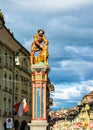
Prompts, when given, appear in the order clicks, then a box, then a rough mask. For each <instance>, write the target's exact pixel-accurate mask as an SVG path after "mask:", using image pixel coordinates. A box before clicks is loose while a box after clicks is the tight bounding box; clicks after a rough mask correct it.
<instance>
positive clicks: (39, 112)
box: [28, 62, 49, 130]
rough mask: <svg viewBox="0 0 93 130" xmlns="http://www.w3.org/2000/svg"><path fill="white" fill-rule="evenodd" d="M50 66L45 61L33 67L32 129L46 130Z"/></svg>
mask: <svg viewBox="0 0 93 130" xmlns="http://www.w3.org/2000/svg"><path fill="white" fill-rule="evenodd" d="M48 72H49V67H48V66H46V65H45V64H44V63H43V62H40V63H37V64H34V65H33V67H31V75H32V76H31V79H32V120H31V124H28V125H29V126H30V130H46V129H47V125H48V123H47V117H46V98H47V97H46V92H47V91H46V90H47V80H48Z"/></svg>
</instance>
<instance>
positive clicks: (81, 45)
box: [0, 0, 93, 110]
mask: <svg viewBox="0 0 93 130" xmlns="http://www.w3.org/2000/svg"><path fill="white" fill-rule="evenodd" d="M0 9H1V10H2V12H3V15H4V19H5V25H6V27H7V28H10V31H11V32H13V33H14V37H15V39H16V40H18V41H19V42H20V43H21V44H22V45H23V46H24V47H25V48H26V49H27V50H28V51H30V46H31V42H32V40H33V36H34V34H35V33H37V30H38V29H40V28H42V29H44V30H45V35H46V37H47V39H48V41H49V66H50V69H51V71H50V72H49V78H50V81H51V83H52V84H54V86H55V92H54V93H51V98H53V102H54V105H53V106H52V108H53V110H56V109H61V108H71V107H73V106H76V105H77V103H78V102H79V101H81V100H82V97H83V96H84V95H86V94H88V93H89V92H91V91H93V0H51V1H49V0H0Z"/></svg>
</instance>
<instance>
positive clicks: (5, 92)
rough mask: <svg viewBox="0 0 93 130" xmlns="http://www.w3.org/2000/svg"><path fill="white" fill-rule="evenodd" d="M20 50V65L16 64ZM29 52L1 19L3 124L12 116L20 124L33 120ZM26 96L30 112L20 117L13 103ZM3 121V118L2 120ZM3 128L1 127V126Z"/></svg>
mask: <svg viewBox="0 0 93 130" xmlns="http://www.w3.org/2000/svg"><path fill="white" fill-rule="evenodd" d="M16 52H18V54H19V55H18V56H19V63H20V65H18V66H17V65H16V64H15V58H16V55H15V54H16ZM29 55H30V54H29V52H28V51H27V50H26V49H25V48H24V47H23V46H22V45H21V44H20V43H19V42H18V41H17V40H16V39H15V38H14V35H13V33H11V32H10V30H8V29H7V27H6V26H5V23H4V21H2V19H0V118H2V121H3V122H0V124H1V123H2V125H4V123H5V122H6V118H9V117H12V118H13V119H14V122H15V121H17V122H18V123H19V126H18V127H20V125H21V123H22V122H23V121H25V122H26V123H28V122H29V121H30V120H31V75H30V73H29V72H30V57H29ZM23 98H26V99H27V102H28V105H29V108H30V109H29V112H27V113H25V115H24V116H22V117H20V118H19V116H18V115H17V114H16V115H15V114H14V111H13V105H14V104H16V103H18V102H19V101H21V99H23ZM0 121H1V120H0ZM0 129H1V128H0Z"/></svg>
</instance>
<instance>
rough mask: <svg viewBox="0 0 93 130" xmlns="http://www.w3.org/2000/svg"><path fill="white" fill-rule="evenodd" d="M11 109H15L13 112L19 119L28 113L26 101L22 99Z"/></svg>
mask: <svg viewBox="0 0 93 130" xmlns="http://www.w3.org/2000/svg"><path fill="white" fill-rule="evenodd" d="M13 108H14V109H15V111H16V112H17V113H18V115H19V116H20V117H21V116H22V115H23V114H24V113H25V112H28V110H29V107H28V104H27V102H26V99H25V98H24V99H23V100H22V101H21V102H19V103H17V104H15V105H14V106H13Z"/></svg>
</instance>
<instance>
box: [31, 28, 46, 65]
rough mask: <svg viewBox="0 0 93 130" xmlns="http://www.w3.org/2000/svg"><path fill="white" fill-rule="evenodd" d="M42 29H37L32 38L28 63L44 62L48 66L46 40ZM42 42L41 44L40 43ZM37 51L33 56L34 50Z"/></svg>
mask: <svg viewBox="0 0 93 130" xmlns="http://www.w3.org/2000/svg"><path fill="white" fill-rule="evenodd" d="M44 33H45V32H44V30H42V29H39V30H38V31H37V34H35V35H34V40H33V42H32V45H31V51H30V63H31V65H33V64H36V63H39V62H44V64H45V65H47V66H48V40H47V39H46V37H45V36H44ZM42 43H43V45H42ZM37 51H39V55H38V56H34V54H35V52H37Z"/></svg>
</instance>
